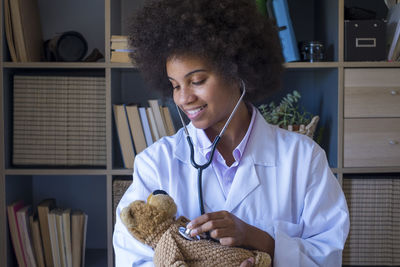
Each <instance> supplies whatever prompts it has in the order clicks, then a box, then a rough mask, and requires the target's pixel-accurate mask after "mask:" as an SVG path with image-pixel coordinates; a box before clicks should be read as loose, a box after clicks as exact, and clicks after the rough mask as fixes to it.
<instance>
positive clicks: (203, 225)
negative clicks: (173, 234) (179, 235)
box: [187, 211, 249, 247]
mask: <svg viewBox="0 0 400 267" xmlns="http://www.w3.org/2000/svg"><path fill="white" fill-rule="evenodd" d="M187 228H189V229H192V231H191V235H192V236H196V235H199V234H202V233H205V232H210V235H211V237H212V238H214V239H218V240H219V242H220V243H221V244H222V245H225V246H236V247H238V246H247V245H248V244H247V242H246V236H247V235H246V233H247V232H248V228H249V225H248V224H247V223H245V222H244V221H242V220H240V219H239V218H238V217H236V216H235V215H233V214H232V213H230V212H227V211H217V212H212V213H206V214H203V215H201V216H199V217H197V218H196V219H194V220H192V221H191V222H190V223H189V224H188V225H187Z"/></svg>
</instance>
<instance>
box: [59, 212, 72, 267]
mask: <svg viewBox="0 0 400 267" xmlns="http://www.w3.org/2000/svg"><path fill="white" fill-rule="evenodd" d="M61 215H62V233H63V240H64V248H65V261H66V266H67V267H72V244H71V209H64V210H63V212H62V214H61Z"/></svg>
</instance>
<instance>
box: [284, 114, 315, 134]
mask: <svg viewBox="0 0 400 267" xmlns="http://www.w3.org/2000/svg"><path fill="white" fill-rule="evenodd" d="M318 121H319V116H314V117H313V118H312V119H311V122H310V123H309V124H307V125H304V124H301V125H299V126H298V125H288V127H287V130H288V131H291V132H296V133H300V134H305V135H307V136H308V137H310V138H313V136H314V132H315V129H316V128H317V125H318Z"/></svg>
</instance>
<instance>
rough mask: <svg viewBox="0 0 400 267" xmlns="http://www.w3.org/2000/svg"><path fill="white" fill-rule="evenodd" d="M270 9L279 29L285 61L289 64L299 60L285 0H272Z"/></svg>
mask: <svg viewBox="0 0 400 267" xmlns="http://www.w3.org/2000/svg"><path fill="white" fill-rule="evenodd" d="M272 8H273V11H274V16H275V20H276V24H277V26H278V28H279V38H280V40H281V45H282V52H283V56H284V58H285V61H286V62H291V61H298V60H300V54H299V49H298V46H297V41H296V36H295V34H294V30H293V25H292V20H291V18H290V14H289V7H288V3H287V0H272Z"/></svg>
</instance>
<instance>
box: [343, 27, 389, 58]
mask: <svg viewBox="0 0 400 267" xmlns="http://www.w3.org/2000/svg"><path fill="white" fill-rule="evenodd" d="M344 32H345V39H344V60H345V61H379V60H386V59H387V53H386V22H385V21H383V20H345V21H344Z"/></svg>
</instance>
